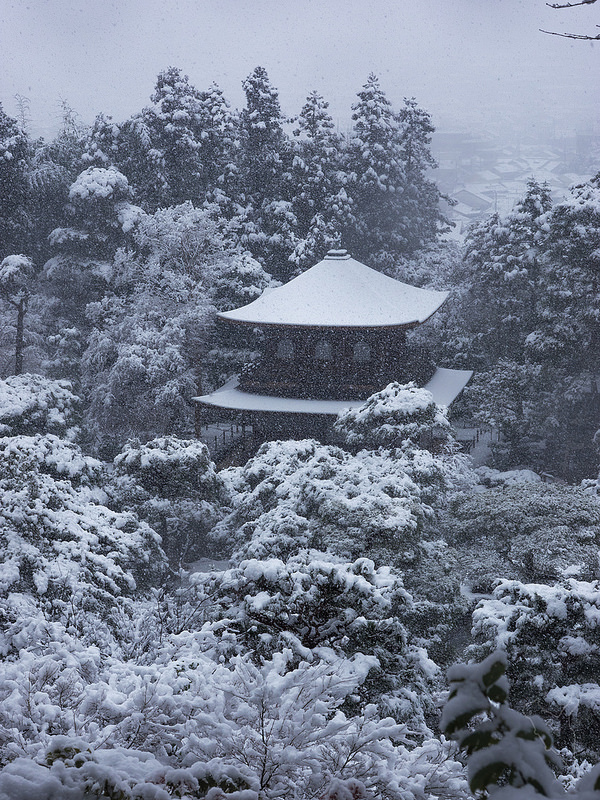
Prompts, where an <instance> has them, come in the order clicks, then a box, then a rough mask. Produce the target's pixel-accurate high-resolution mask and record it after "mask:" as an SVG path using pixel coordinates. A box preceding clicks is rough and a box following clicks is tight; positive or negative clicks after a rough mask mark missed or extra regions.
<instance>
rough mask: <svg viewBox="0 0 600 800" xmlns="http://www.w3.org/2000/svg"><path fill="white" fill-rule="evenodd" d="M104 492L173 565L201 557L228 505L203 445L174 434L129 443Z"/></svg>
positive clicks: (121, 454) (223, 488) (223, 490)
mask: <svg viewBox="0 0 600 800" xmlns="http://www.w3.org/2000/svg"><path fill="white" fill-rule="evenodd" d="M107 490H108V492H109V494H110V497H111V501H112V503H113V504H114V505H115V506H116V507H117V508H118V509H119V510H122V511H125V510H129V511H132V512H135V513H137V515H138V516H139V517H140V518H141V519H144V520H146V522H148V523H149V525H150V526H151V527H152V528H153V529H154V530H155V531H156V532H157V533H159V534H160V536H161V538H162V546H163V549H164V550H165V552H166V553H167V555H168V556H169V558H170V559H171V561H172V562H173V563H174V564H178V563H180V562H181V561H192V560H194V559H196V558H199V557H200V556H202V555H206V554H207V548H208V543H207V541H206V534H207V533H208V531H209V530H210V529H211V528H212V527H213V526H214V525H215V523H216V522H218V521H219V520H220V519H221V518H222V517H223V514H224V512H225V508H226V507H227V505H228V501H229V498H228V494H227V491H226V489H225V486H224V483H223V481H222V480H221V478H220V476H219V475H218V474H217V472H216V471H215V465H214V464H213V462H212V461H211V459H210V454H209V452H208V448H207V447H206V445H205V444H203V443H202V442H200V441H198V440H197V439H177V438H176V437H175V436H163V437H158V438H156V439H153V440H152V441H150V442H147V443H146V444H144V445H142V444H140V442H139V441H137V440H132V441H129V442H128V443H127V444H126V445H125V447H124V448H123V451H122V452H121V453H120V454H119V455H118V456H117V457H116V458H115V460H114V473H113V476H112V480H111V485H110V486H108V487H107Z"/></svg>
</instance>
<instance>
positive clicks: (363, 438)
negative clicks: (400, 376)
mask: <svg viewBox="0 0 600 800" xmlns="http://www.w3.org/2000/svg"><path fill="white" fill-rule="evenodd" d="M334 427H335V430H336V431H337V433H338V434H340V435H341V436H342V437H343V439H344V441H345V443H346V444H347V445H348V446H349V447H351V448H352V449H353V450H354V451H356V450H362V449H367V450H377V449H378V448H380V447H384V448H386V449H395V448H400V449H402V450H410V449H414V448H418V447H432V448H435V449H436V450H437V451H444V450H447V449H448V448H450V447H451V445H452V442H453V436H452V429H451V427H450V424H449V422H448V419H447V417H446V414H445V412H444V410H443V409H442V408H441V407H440V406H438V405H436V403H435V402H434V400H433V395H432V394H431V392H429V391H428V390H427V389H420V388H419V387H418V386H416V385H415V384H414V383H408V384H405V385H403V384H399V383H390V384H389V386H386V387H385V389H382V390H381V391H380V392H376V393H375V394H373V395H371V397H369V398H368V399H367V400H366V401H365V402H364V403H363V404H362V406H359V407H358V408H351V409H347V410H346V411H343V412H342V413H341V414H340V416H339V417H338V419H337V420H336V422H335V426H334Z"/></svg>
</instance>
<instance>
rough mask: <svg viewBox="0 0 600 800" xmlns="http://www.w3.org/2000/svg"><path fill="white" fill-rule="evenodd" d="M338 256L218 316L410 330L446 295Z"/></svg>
mask: <svg viewBox="0 0 600 800" xmlns="http://www.w3.org/2000/svg"><path fill="white" fill-rule="evenodd" d="M342 252H344V255H342V254H341V253H342ZM339 253H340V254H338V255H333V254H331V255H327V256H326V257H325V258H324V259H323V261H320V262H319V263H318V264H315V266H314V267H311V268H310V269H309V270H307V271H306V272H303V273H302V275H299V276H298V277H297V278H294V279H293V280H291V281H290V282H289V283H286V284H285V285H284V286H280V287H278V288H277V289H273V290H272V291H269V292H266V293H263V294H262V295H261V296H260V297H259V298H257V299H256V300H254V301H253V302H252V303H248V305H245V306H242V308H238V309H234V310H233V311H225V312H223V313H221V314H219V315H218V316H219V317H221V318H222V319H227V320H233V321H235V322H246V323H252V324H264V325H288V326H289V325H292V326H294V325H295V326H301V327H303V326H326V327H338V328H364V327H368V328H370V327H386V326H404V327H411V326H414V325H418V324H420V323H422V322H425V320H427V319H429V317H430V316H431V315H432V314H433V313H435V312H436V311H437V310H438V308H439V307H440V306H441V305H442V303H443V302H444V301H445V300H446V298H447V297H448V292H437V291H430V290H428V289H419V288H417V287H415V286H409V285H408V284H406V283H401V282H400V281H397V280H394V278H389V277H388V276H387V275H383V274H382V273H381V272H377V271H376V270H374V269H371V268H370V267H367V266H365V265H364V264H361V263H360V262H359V261H356V260H355V259H353V258H351V257H350V256H349V255H348V254H345V251H339Z"/></svg>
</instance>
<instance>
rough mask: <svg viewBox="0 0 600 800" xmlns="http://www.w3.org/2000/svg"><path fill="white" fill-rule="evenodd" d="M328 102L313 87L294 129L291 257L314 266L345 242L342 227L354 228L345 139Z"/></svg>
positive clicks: (297, 261) (291, 183) (291, 173)
mask: <svg viewBox="0 0 600 800" xmlns="http://www.w3.org/2000/svg"><path fill="white" fill-rule="evenodd" d="M328 106H329V103H327V102H325V100H324V99H323V98H322V97H321V95H320V94H319V93H318V92H316V91H313V92H311V93H310V94H309V96H308V97H307V99H306V103H305V104H304V106H303V108H302V111H301V112H300V115H299V117H298V120H297V125H298V127H297V129H296V130H295V131H294V136H295V137H296V138H295V141H294V159H293V162H292V166H291V168H290V170H289V173H288V175H289V177H288V180H289V183H290V190H289V191H290V196H291V197H292V207H293V211H294V215H295V217H296V220H297V225H298V227H297V236H298V237H299V239H300V241H299V242H298V244H297V245H296V248H295V250H294V253H293V254H292V256H291V260H292V261H294V262H295V263H296V264H297V265H298V267H300V268H301V269H302V268H306V267H310V266H312V265H313V264H314V263H316V262H317V261H319V260H320V259H321V258H323V256H324V255H325V254H326V252H327V250H329V249H330V248H331V247H332V246H335V245H338V246H339V245H340V244H341V230H342V229H344V228H346V227H350V226H351V222H352V219H351V204H350V200H349V198H348V195H347V193H346V190H345V188H344V186H345V184H347V182H348V179H347V175H346V173H345V171H344V164H343V157H344V143H343V140H342V138H341V137H340V136H339V135H338V134H337V133H336V132H335V126H334V123H333V120H332V118H331V116H330V114H329V112H328V111H327V109H328Z"/></svg>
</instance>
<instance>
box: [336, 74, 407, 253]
mask: <svg viewBox="0 0 600 800" xmlns="http://www.w3.org/2000/svg"><path fill="white" fill-rule="evenodd" d="M358 98H359V100H358V102H357V103H355V104H354V105H353V106H352V109H353V114H352V119H353V120H354V132H353V133H354V135H353V138H352V140H351V141H350V147H349V159H348V161H349V170H350V172H351V173H352V179H353V180H352V183H351V196H352V199H353V201H354V213H355V216H356V225H355V226H354V228H353V229H346V230H345V231H344V234H343V240H344V244H345V245H346V246H348V249H349V250H351V252H352V253H353V254H354V255H355V256H356V257H358V258H361V259H362V260H365V261H368V262H369V264H371V265H376V263H377V257H378V255H379V254H381V253H396V252H398V253H400V252H405V251H406V249H407V241H406V237H405V236H404V234H403V232H402V228H401V222H402V219H401V216H400V209H401V196H402V194H403V192H404V186H405V182H406V175H405V169H404V159H403V152H402V148H401V146H400V135H399V126H398V122H397V120H396V117H395V115H394V112H393V110H392V106H391V103H390V101H389V100H388V99H387V97H386V96H385V94H384V92H383V90H382V89H381V87H380V85H379V79H378V78H377V76H375V75H373V74H371V75H369V78H368V80H367V82H366V84H365V85H364V86H363V88H362V90H361V91H360V92H359V93H358Z"/></svg>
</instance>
